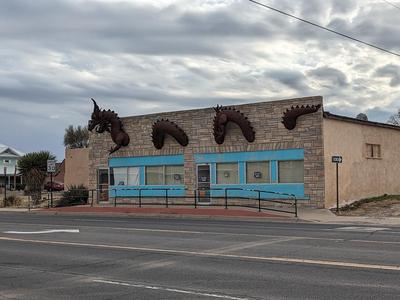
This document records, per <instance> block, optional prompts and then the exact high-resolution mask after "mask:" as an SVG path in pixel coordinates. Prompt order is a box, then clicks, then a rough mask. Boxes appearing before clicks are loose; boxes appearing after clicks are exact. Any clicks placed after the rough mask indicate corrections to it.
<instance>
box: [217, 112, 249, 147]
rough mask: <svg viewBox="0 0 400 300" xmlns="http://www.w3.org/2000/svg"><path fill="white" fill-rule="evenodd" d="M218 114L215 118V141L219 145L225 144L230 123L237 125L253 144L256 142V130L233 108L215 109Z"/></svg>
mask: <svg viewBox="0 0 400 300" xmlns="http://www.w3.org/2000/svg"><path fill="white" fill-rule="evenodd" d="M214 110H215V112H216V114H215V117H214V139H215V142H217V144H220V145H221V144H223V143H224V140H225V135H226V125H227V124H228V122H233V123H236V124H237V125H238V126H239V127H240V129H241V130H242V133H243V136H244V137H245V138H246V140H247V141H248V142H249V143H251V142H254V140H255V132H254V128H253V127H252V126H251V123H250V121H249V120H248V119H247V117H245V116H244V115H243V113H241V112H240V111H238V110H236V109H235V108H233V107H223V106H218V105H217V107H214Z"/></svg>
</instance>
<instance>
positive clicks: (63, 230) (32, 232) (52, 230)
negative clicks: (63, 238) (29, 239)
mask: <svg viewBox="0 0 400 300" xmlns="http://www.w3.org/2000/svg"><path fill="white" fill-rule="evenodd" d="M57 232H67V233H79V229H48V230H40V231H4V232H3V233H8V234H43V233H57Z"/></svg>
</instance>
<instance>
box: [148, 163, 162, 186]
mask: <svg viewBox="0 0 400 300" xmlns="http://www.w3.org/2000/svg"><path fill="white" fill-rule="evenodd" d="M146 184H147V185H163V184H164V167H163V166H151V167H146Z"/></svg>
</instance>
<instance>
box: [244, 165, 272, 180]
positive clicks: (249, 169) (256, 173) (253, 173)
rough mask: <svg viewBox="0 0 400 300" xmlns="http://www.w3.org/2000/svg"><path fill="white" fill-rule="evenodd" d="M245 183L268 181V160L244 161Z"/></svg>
mask: <svg viewBox="0 0 400 300" xmlns="http://www.w3.org/2000/svg"><path fill="white" fill-rule="evenodd" d="M246 182H247V183H269V182H270V178H269V161H254V162H247V163H246Z"/></svg>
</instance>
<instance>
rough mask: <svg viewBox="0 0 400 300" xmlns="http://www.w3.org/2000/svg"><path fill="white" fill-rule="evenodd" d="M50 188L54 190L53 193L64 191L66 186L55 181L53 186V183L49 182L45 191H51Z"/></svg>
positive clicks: (45, 186)
mask: <svg viewBox="0 0 400 300" xmlns="http://www.w3.org/2000/svg"><path fill="white" fill-rule="evenodd" d="M50 187H52V190H53V191H63V190H64V184H63V183H59V182H55V181H53V185H51V182H50V181H49V182H47V183H46V184H45V185H44V189H45V190H46V191H50Z"/></svg>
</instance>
